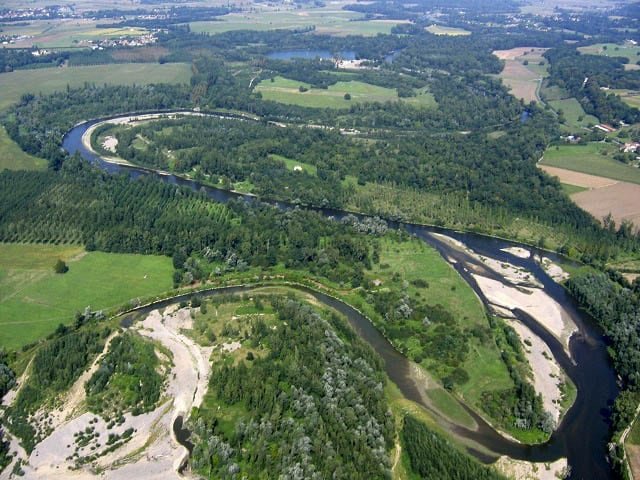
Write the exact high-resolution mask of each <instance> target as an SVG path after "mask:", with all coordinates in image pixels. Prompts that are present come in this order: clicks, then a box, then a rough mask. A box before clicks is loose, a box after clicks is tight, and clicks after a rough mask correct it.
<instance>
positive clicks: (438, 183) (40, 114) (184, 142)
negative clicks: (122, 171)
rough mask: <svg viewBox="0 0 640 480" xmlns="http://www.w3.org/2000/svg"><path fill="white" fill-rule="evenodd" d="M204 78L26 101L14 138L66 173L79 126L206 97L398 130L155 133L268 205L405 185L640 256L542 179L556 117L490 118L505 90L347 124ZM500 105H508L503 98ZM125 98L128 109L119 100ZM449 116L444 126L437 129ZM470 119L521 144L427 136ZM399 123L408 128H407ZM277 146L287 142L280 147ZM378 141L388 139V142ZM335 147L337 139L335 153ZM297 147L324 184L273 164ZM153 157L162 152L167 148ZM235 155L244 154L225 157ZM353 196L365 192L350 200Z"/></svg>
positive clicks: (604, 254)
mask: <svg viewBox="0 0 640 480" xmlns="http://www.w3.org/2000/svg"><path fill="white" fill-rule="evenodd" d="M194 70H195V72H196V73H195V75H194V77H193V79H192V87H191V93H190V90H189V88H185V87H181V86H158V85H155V86H149V87H95V86H87V87H85V88H81V89H69V90H68V91H67V92H66V96H64V95H62V96H61V95H55V96H45V97H32V96H29V97H25V98H23V101H22V103H21V104H20V105H18V106H17V107H16V108H15V110H14V112H13V113H12V115H10V116H9V117H8V119H7V121H6V128H7V132H8V133H9V135H10V136H11V137H12V138H13V139H14V140H16V141H17V142H18V143H19V144H20V145H21V147H22V148H23V149H24V150H25V151H27V152H29V153H33V154H37V155H39V156H42V157H45V158H47V159H48V160H49V162H50V166H51V167H52V168H53V169H56V168H60V165H61V164H62V162H64V159H65V155H64V153H63V152H62V151H61V150H60V143H61V140H62V136H63V135H64V133H65V132H66V130H67V129H68V128H70V127H71V126H72V125H73V124H75V123H76V122H77V121H78V120H81V119H83V118H91V117H96V116H100V115H107V114H108V113H114V112H117V111H121V112H124V111H125V110H131V109H134V110H139V111H141V110H153V109H166V108H178V107H189V106H193V105H194V104H193V103H191V102H192V99H194V98H195V99H197V104H200V105H204V104H207V105H209V106H213V105H215V106H216V107H225V108H245V107H247V103H245V100H246V101H247V102H251V103H250V105H253V107H252V108H253V111H254V113H264V114H265V115H266V118H267V119H268V118H272V119H274V120H277V121H282V120H285V121H288V122H291V121H292V119H295V120H294V121H304V122H306V121H313V120H312V119H315V120H317V121H331V119H332V118H333V119H335V120H336V121H337V122H338V123H337V124H338V125H348V126H350V127H359V128H362V127H361V126H362V125H365V126H366V125H370V126H373V125H386V124H394V125H396V128H397V127H398V126H402V125H406V126H407V127H411V128H415V129H417V130H416V131H415V132H413V131H412V130H406V129H405V130H404V134H403V136H402V137H398V136H396V135H389V134H385V133H384V131H378V132H377V133H375V134H372V137H373V138H374V139H375V141H374V142H367V143H364V142H358V141H354V140H352V139H346V138H339V137H338V135H337V134H332V133H330V132H326V131H324V132H320V133H318V132H312V131H310V129H296V128H286V129H281V131H278V128H276V127H268V126H264V125H259V124H258V125H247V124H246V123H242V124H240V125H238V124H233V123H231V122H226V123H225V122H215V121H209V122H202V125H196V124H194V122H191V125H189V121H188V120H184V124H185V127H184V128H178V129H175V130H174V131H172V133H171V134H168V135H162V136H160V135H155V134H154V139H155V140H157V141H159V142H161V145H160V146H165V147H170V146H173V147H177V148H183V149H184V150H185V152H183V153H180V152H178V154H177V156H178V158H179V161H177V162H176V165H175V166H173V168H174V169H175V171H177V172H185V171H189V170H190V169H192V168H194V167H196V169H200V170H201V171H202V172H203V173H205V174H215V175H216V176H217V177H218V178H219V177H225V176H226V177H227V178H232V179H235V180H242V181H248V182H250V183H252V184H254V185H256V187H257V191H256V192H255V193H258V194H261V195H263V196H264V197H272V198H273V197H276V198H279V199H285V200H289V201H294V200H298V201H300V202H301V203H304V204H309V205H315V206H333V207H340V206H344V205H345V204H346V203H347V201H348V200H350V199H351V198H353V197H354V193H357V192H358V191H359V189H360V186H361V185H365V184H367V183H369V184H372V185H376V184H381V183H393V184H395V185H398V186H399V187H402V188H410V189H416V190H417V191H418V192H424V193H430V194H432V193H436V194H438V195H449V194H461V195H465V196H466V197H467V200H468V201H470V202H471V203H474V204H478V205H484V206H487V207H490V208H495V209H504V210H505V211H506V212H509V216H511V218H515V217H521V216H525V217H528V218H530V219H531V220H532V221H535V222H541V223H544V224H546V225H549V226H551V227H556V226H558V227H568V228H571V229H572V230H573V232H574V235H573V237H574V239H573V242H574V246H575V247H576V248H578V250H579V251H581V252H582V253H583V254H586V255H587V256H585V258H587V257H588V258H591V259H596V260H606V259H607V258H608V257H609V256H610V255H612V254H614V253H615V250H616V249H615V248H613V249H612V247H614V246H616V247H617V248H621V249H623V250H633V249H636V248H637V246H638V242H637V239H635V238H634V237H633V236H632V237H630V238H625V239H624V241H622V242H621V241H620V240H621V239H620V238H619V237H618V236H616V235H615V234H614V235H612V234H611V232H609V231H607V230H602V229H601V228H599V227H598V225H597V222H596V221H595V220H594V219H593V218H592V217H590V216H589V215H588V214H586V213H585V212H583V211H582V210H580V209H579V208H578V207H576V206H575V205H574V204H573V203H572V202H570V200H569V199H568V198H567V197H566V195H565V194H564V193H563V192H562V190H561V188H560V186H559V184H558V183H557V181H556V180H553V179H551V178H550V177H548V176H546V175H545V174H544V173H542V172H541V171H540V170H539V169H538V168H536V161H537V160H538V159H539V158H540V156H541V155H542V152H543V150H544V148H545V147H546V146H547V144H548V143H549V142H550V141H551V139H552V138H553V136H554V132H555V125H556V123H555V121H554V120H553V117H551V116H550V115H549V114H548V113H546V112H545V111H544V110H542V109H539V108H536V107H534V106H531V107H530V109H529V111H528V112H529V113H528V116H527V120H526V121H525V122H522V121H521V120H520V118H521V107H519V106H518V105H519V104H518V103H517V102H513V101H511V100H508V99H509V98H512V97H510V96H508V95H505V96H504V98H505V100H504V102H503V101H502V100H500V101H499V102H500V103H498V105H503V106H504V113H499V112H500V109H495V108H493V109H488V107H487V106H486V105H483V103H484V102H491V103H493V105H494V106H495V105H496V103H495V99H496V98H497V99H501V98H503V94H504V92H502V89H503V87H501V86H500V84H498V83H497V82H489V83H487V82H485V81H482V82H480V81H478V82H480V83H477V86H476V84H474V83H472V84H471V85H469V84H467V83H465V82H464V81H463V80H460V81H459V83H458V82H456V81H451V80H449V81H445V79H444V78H443V79H441V80H435V81H434V83H433V85H432V86H431V87H430V88H432V90H433V93H434V95H435V97H436V100H437V101H438V103H439V106H440V108H438V109H437V110H436V112H439V113H436V114H435V115H436V117H433V114H432V113H430V112H433V110H430V109H418V108H415V107H411V106H407V105H402V104H400V103H393V104H387V105H382V104H356V105H353V106H352V107H351V109H350V110H349V111H344V112H342V113H338V112H341V111H337V112H328V111H327V110H319V111H316V110H317V109H309V108H300V107H290V106H285V105H281V104H276V103H274V102H267V101H262V100H260V99H259V98H254V97H253V96H252V95H251V94H250V92H246V93H245V94H244V95H246V96H245V97H243V95H240V96H237V95H235V94H234V92H236V91H237V90H238V89H240V87H239V85H238V84H237V82H239V81H240V80H239V79H238V78H236V77H235V76H234V75H232V73H231V72H230V71H229V70H228V68H227V67H225V66H224V64H222V63H221V62H218V61H208V60H206V59H200V60H199V61H197V62H195V64H194ZM248 83H249V81H248V80H247V84H248ZM476 87H477V88H476ZM440 89H443V92H444V91H446V92H448V93H447V94H446V96H445V94H444V93H443V94H442V96H441V93H440V92H441V90H440ZM496 89H497V90H496ZM240 91H242V90H240ZM492 92H493V93H492ZM500 92H502V93H500ZM493 95H497V96H495V97H493V99H492V96H493ZM113 98H117V99H118V100H116V101H112V100H111V99H113ZM243 98H244V99H245V100H243ZM107 99H110V100H109V101H107ZM478 102H479V103H478ZM274 105H277V107H274ZM254 107H255V108H254ZM272 107H273V108H272ZM458 107H460V108H458ZM262 110H264V111H262ZM474 110H480V111H490V112H493V113H492V114H491V115H494V116H495V115H498V118H495V117H494V118H492V119H489V118H483V117H481V116H475V115H471V114H468V115H467V114H466V113H465V112H467V111H468V112H471V111H474ZM287 112H289V113H287ZM446 112H449V113H446ZM451 112H454V113H451ZM290 115H293V117H291V116H290ZM336 115H338V116H336ZM438 116H440V117H441V120H435V118H437V117H438ZM463 117H465V118H466V119H469V118H475V120H474V122H483V121H484V122H489V121H494V122H495V121H498V122H506V123H501V125H500V127H499V128H501V129H502V130H503V131H506V132H509V134H508V135H503V136H500V137H499V138H497V139H494V138H491V137H490V136H488V135H487V133H486V131H484V130H479V131H477V132H473V131H472V132H471V133H464V134H462V133H437V134H436V133H434V134H433V135H424V134H421V133H420V132H421V131H422V129H424V128H427V127H428V126H429V125H430V124H431V125H433V126H434V128H448V129H452V128H453V129H456V128H469V127H471V128H473V125H470V124H469V120H465V119H463ZM514 117H515V118H514ZM398 118H402V119H403V120H402V121H401V122H400V121H399V120H398ZM508 118H511V120H508ZM305 119H307V120H305ZM351 119H353V121H351ZM437 125H440V127H437ZM245 127H246V128H245ZM376 128H377V127H376ZM493 128H496V126H494V127H493ZM147 131H148V130H147ZM216 131H217V133H216ZM225 131H228V132H233V133H232V134H231V135H232V137H231V138H234V139H235V140H234V142H235V144H236V145H237V148H236V149H229V150H225V149H226V148H229V147H226V146H225V147H222V146H220V144H217V145H211V143H209V144H208V148H209V149H210V150H211V151H210V152H206V153H205V152H203V150H202V148H200V147H197V146H196V145H195V144H194V142H195V141H197V140H201V139H206V138H208V137H209V136H212V138H214V139H215V138H219V136H220V135H223V133H222V132H225ZM134 132H135V133H138V132H137V131H134ZM123 135H124V134H123ZM216 136H217V137H216ZM271 136H274V137H277V141H276V140H272V139H271V138H270V137H271ZM376 136H379V137H380V138H379V139H376ZM267 137H269V138H267ZM128 138H129V139H131V138H132V137H131V136H129V137H128ZM249 139H251V140H252V141H251V142H250V143H249V144H247V145H244V144H243V145H240V142H242V141H245V140H249ZM325 139H327V140H328V139H330V142H331V143H329V144H327V142H325V141H324V140H325ZM123 140H125V142H124V143H123V147H121V148H126V140H127V137H126V136H124V137H123ZM297 141H304V142H306V144H307V145H309V146H311V145H312V144H315V145H316V147H315V148H314V149H312V150H311V151H310V152H309V153H307V152H305V153H304V155H302V156H303V158H296V157H287V158H291V159H292V160H303V161H306V162H308V163H309V164H311V165H314V166H315V167H316V168H317V169H318V174H317V175H316V176H315V177H310V176H308V175H306V174H304V173H303V174H301V175H298V174H297V173H296V172H291V171H289V170H288V169H286V168H285V166H284V165H283V164H282V163H281V162H279V161H277V160H274V158H273V157H272V156H271V155H273V154H281V153H283V154H284V155H282V156H286V155H295V154H300V149H299V148H295V147H292V145H294V144H295V142H297ZM309 142H311V143H309ZM151 148H152V152H153V149H154V148H156V147H155V146H153V147H151ZM189 149H191V151H189ZM229 152H233V153H235V154H236V155H235V156H233V157H228V156H224V155H223V153H229ZM122 153H123V154H124V155H125V157H126V156H127V155H129V156H131V159H132V160H134V161H136V160H138V161H141V162H142V163H143V164H147V165H150V166H156V165H165V163H164V162H166V160H163V159H162V158H161V156H160V158H158V156H157V155H156V156H155V158H151V157H152V156H153V155H152V154H149V152H146V153H145V152H144V151H138V150H135V149H131V148H130V149H128V150H126V149H125V150H123V151H122ZM253 162H255V168H254V167H253V166H252V168H251V169H249V168H248V167H247V165H249V164H253ZM347 176H352V177H355V178H356V179H357V180H358V184H359V185H354V184H353V183H352V184H351V185H352V187H349V186H348V185H345V183H344V182H343V180H344V179H345V178H346V177H347ZM214 183H217V182H214ZM352 188H355V190H350V189H352ZM365 213H367V212H366V211H365ZM409 220H411V218H409ZM614 233H615V232H614ZM594 239H595V241H594Z"/></svg>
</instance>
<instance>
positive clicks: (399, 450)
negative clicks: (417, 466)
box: [391, 439, 402, 473]
mask: <svg viewBox="0 0 640 480" xmlns="http://www.w3.org/2000/svg"><path fill="white" fill-rule="evenodd" d="M395 449H396V454H395V458H394V459H393V466H392V467H391V473H394V472H395V471H396V467H397V466H398V462H399V461H400V456H401V455H402V445H401V444H400V440H399V439H396V446H395Z"/></svg>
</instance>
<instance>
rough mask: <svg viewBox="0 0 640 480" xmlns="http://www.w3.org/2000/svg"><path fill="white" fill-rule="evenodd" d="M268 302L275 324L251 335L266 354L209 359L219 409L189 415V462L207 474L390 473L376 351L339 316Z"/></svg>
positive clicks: (388, 422)
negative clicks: (218, 361) (233, 361)
mask: <svg viewBox="0 0 640 480" xmlns="http://www.w3.org/2000/svg"><path fill="white" fill-rule="evenodd" d="M271 303H272V305H273V307H274V309H275V311H276V313H277V316H278V318H279V320H280V322H278V324H277V328H276V329H268V328H255V329H253V330H254V331H253V333H252V336H251V341H252V344H253V345H254V346H255V347H258V346H259V345H261V346H262V347H263V348H265V349H266V350H267V353H266V355H265V356H264V357H262V356H261V357H258V358H255V359H254V360H253V361H249V362H244V361H241V362H240V363H239V364H237V365H234V366H231V365H219V366H214V370H213V372H212V375H211V379H210V382H209V393H208V395H210V396H211V397H212V399H214V400H213V401H215V402H216V403H217V404H219V405H222V410H216V409H212V410H201V411H196V412H195V414H194V415H193V417H192V424H193V427H194V434H195V438H194V441H195V448H194V450H193V455H192V465H193V468H194V469H195V470H196V471H198V472H199V473H201V474H203V475H205V476H206V477H207V478H212V479H214V478H215V479H231V478H241V477H242V476H246V477H247V478H256V479H270V478H283V479H284V478H286V479H296V478H308V479H324V478H335V479H369V478H390V472H389V468H390V466H391V465H390V459H389V457H388V455H387V451H388V449H389V448H390V447H391V446H392V444H393V436H394V424H393V419H392V416H391V412H390V411H389V410H388V406H387V403H386V399H385V395H384V384H385V377H384V374H383V373H382V370H381V368H382V365H381V363H380V360H379V358H378V357H377V356H376V355H375V353H373V352H372V351H371V350H370V349H369V348H368V347H367V346H366V345H365V344H364V343H363V342H362V341H361V340H359V339H358V338H357V336H356V335H355V333H354V332H353V331H352V330H351V329H350V328H349V327H348V326H347V325H346V324H345V323H344V320H343V319H341V318H339V317H337V316H333V315H329V316H327V315H321V314H319V313H318V312H316V311H314V310H313V309H312V308H311V307H309V306H307V305H305V304H301V303H299V302H297V301H294V300H291V299H287V298H273V299H272V300H271ZM281 322H282V323H281ZM224 412H234V414H233V419H230V418H229V416H228V415H227V414H225V413H224Z"/></svg>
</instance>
